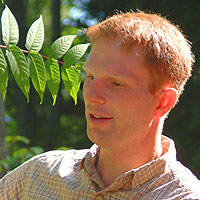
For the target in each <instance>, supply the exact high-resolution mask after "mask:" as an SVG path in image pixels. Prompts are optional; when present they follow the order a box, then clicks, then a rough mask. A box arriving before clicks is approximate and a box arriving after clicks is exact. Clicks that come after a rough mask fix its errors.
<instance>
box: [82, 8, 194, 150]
mask: <svg viewBox="0 0 200 200" xmlns="http://www.w3.org/2000/svg"><path fill="white" fill-rule="evenodd" d="M87 35H88V37H89V39H90V41H91V43H92V50H91V53H90V55H89V57H88V60H87V62H86V64H85V66H84V69H85V71H86V73H87V78H86V81H85V84H84V88H83V95H84V99H85V113H86V119H87V134H88V136H89V138H90V139H91V141H93V142H94V143H96V144H98V145H99V146H101V147H104V148H112V149H113V150H115V151H117V150H122V149H126V148H127V147H134V146H140V147H142V149H143V148H145V149H148V148H147V147H148V146H151V144H153V143H155V142H156V141H157V140H158V139H157V138H159V137H158V136H160V135H161V132H162V127H163V122H164V119H165V118H166V116H167V114H168V113H169V111H170V110H171V109H172V107H173V106H174V105H175V103H176V101H177V96H178V94H181V92H182V90H183V87H184V84H185V82H186V81H187V79H188V78H189V77H190V75H191V70H192V63H193V55H192V53H191V49H190V46H189V44H188V42H187V40H186V39H185V38H184V36H183V35H182V34H181V32H180V31H179V30H178V29H177V28H176V27H175V26H174V25H172V24H170V23H169V22H168V21H167V20H165V19H163V18H161V17H160V16H158V15H151V14H145V13H141V12H139V13H127V14H120V15H116V16H113V17H111V18H109V19H107V20H105V21H104V22H102V23H100V24H98V25H95V26H92V27H90V28H89V29H88V31H87ZM177 91H178V92H177ZM149 149H150V148H149ZM143 150H144V149H143Z"/></svg>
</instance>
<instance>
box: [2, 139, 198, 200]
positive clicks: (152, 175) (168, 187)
mask: <svg viewBox="0 0 200 200" xmlns="http://www.w3.org/2000/svg"><path fill="white" fill-rule="evenodd" d="M162 143H163V148H164V149H165V151H166V153H165V154H164V155H163V156H161V157H160V158H158V159H156V160H153V161H151V162H150V163H147V164H145V165H143V166H141V167H140V168H138V169H133V170H131V171H128V172H126V173H125V174H123V175H121V176H119V177H117V178H116V179H115V181H114V182H113V183H112V184H111V185H110V186H108V187H107V188H105V187H104V185H103V183H102V181H101V180H100V178H99V176H98V174H97V171H96V169H95V162H96V160H97V157H98V152H99V149H98V147H97V146H96V145H94V146H93V147H92V148H91V149H90V150H69V151H50V152H47V153H44V154H41V155H38V156H36V157H33V158H32V159H30V160H29V161H27V162H26V163H24V164H23V165H21V166H20V167H18V168H16V169H15V170H14V171H12V172H10V173H9V174H8V175H6V176H5V177H4V178H3V179H1V180H0V199H1V200H53V199H54V200H64V199H65V200H94V199H106V200H107V199H108V200H117V199H120V200H130V199H133V200H137V199H142V200H154V199H160V200H161V199H162V200H163V199H170V200H174V199H181V200H182V199H184V200H186V199H200V181H199V180H197V179H196V177H195V176H194V175H193V174H192V173H191V172H190V171H189V170H188V169H187V168H185V167H184V166H183V165H181V164H180V163H179V162H178V161H177V160H176V151H175V147H174V143H173V141H172V140H170V139H168V138H166V137H163V141H162Z"/></svg>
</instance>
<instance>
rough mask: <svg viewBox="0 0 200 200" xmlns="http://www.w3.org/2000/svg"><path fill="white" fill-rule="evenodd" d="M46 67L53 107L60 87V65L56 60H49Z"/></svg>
mask: <svg viewBox="0 0 200 200" xmlns="http://www.w3.org/2000/svg"><path fill="white" fill-rule="evenodd" d="M45 65H46V76H47V85H48V88H49V90H50V92H51V95H52V97H53V105H55V103H56V98H57V94H58V90H59V86H60V70H59V65H58V63H57V62H56V60H55V59H54V58H50V59H47V60H46V62H45Z"/></svg>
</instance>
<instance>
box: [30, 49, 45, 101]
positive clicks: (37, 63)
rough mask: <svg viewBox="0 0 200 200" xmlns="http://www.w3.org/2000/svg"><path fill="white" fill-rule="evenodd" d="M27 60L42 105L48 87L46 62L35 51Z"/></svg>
mask: <svg viewBox="0 0 200 200" xmlns="http://www.w3.org/2000/svg"><path fill="white" fill-rule="evenodd" d="M27 60H28V65H29V69H30V77H31V80H32V83H33V86H34V88H35V90H36V91H37V93H38V94H39V96H40V99H41V101H40V103H42V101H43V97H44V91H45V86H46V70H45V65H44V61H43V59H42V57H41V55H40V54H39V53H37V52H35V51H31V52H30V53H29V55H28V57H27Z"/></svg>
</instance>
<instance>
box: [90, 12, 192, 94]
mask: <svg viewBox="0 0 200 200" xmlns="http://www.w3.org/2000/svg"><path fill="white" fill-rule="evenodd" d="M87 36H88V38H89V40H90V41H91V43H92V44H94V43H95V42H96V41H97V40H99V39H101V38H110V39H119V40H120V41H121V48H122V49H123V50H124V51H125V52H126V53H129V52H131V50H132V49H133V48H134V46H135V45H141V46H142V47H143V51H144V54H145V58H146V66H147V69H148V71H149V74H150V90H151V92H152V93H155V92H156V91H157V90H158V89H160V88H161V87H162V86H163V85H164V84H166V83H170V84H171V86H172V87H174V88H175V89H176V90H177V91H178V95H180V94H181V93H182V91H183V89H184V85H185V83H186V82H187V80H188V78H189V77H190V76H191V71H192V64H193V62H194V56H193V54H192V52H191V47H190V44H189V42H188V41H187V40H186V39H185V37H184V36H183V34H182V33H181V31H180V30H179V28H178V27H176V26H174V25H173V24H172V23H170V22H169V21H168V20H166V19H165V18H163V17H160V16H159V15H156V14H146V13H143V12H137V13H126V14H118V15H114V16H113V17H110V18H108V19H106V20H105V21H103V22H102V23H100V24H97V25H95V26H92V27H90V28H89V29H88V30H87Z"/></svg>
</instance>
